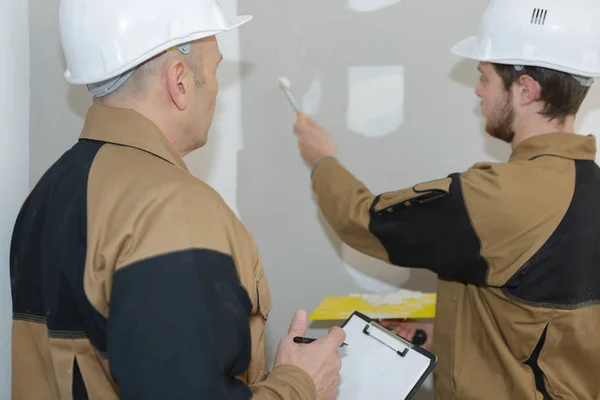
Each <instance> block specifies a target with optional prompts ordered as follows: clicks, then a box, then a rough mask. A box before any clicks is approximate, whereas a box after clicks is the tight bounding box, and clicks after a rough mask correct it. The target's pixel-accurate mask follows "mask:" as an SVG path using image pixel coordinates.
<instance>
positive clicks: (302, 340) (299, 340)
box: [294, 336, 348, 347]
mask: <svg viewBox="0 0 600 400" xmlns="http://www.w3.org/2000/svg"><path fill="white" fill-rule="evenodd" d="M315 340H317V339H312V338H306V337H300V336H296V337H295V338H294V343H300V344H309V343H312V342H314V341H315ZM344 346H348V343H342V344H341V346H340V347H344Z"/></svg>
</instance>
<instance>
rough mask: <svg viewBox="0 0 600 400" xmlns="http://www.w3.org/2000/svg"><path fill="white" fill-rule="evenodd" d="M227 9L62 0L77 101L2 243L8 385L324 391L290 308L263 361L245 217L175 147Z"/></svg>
mask: <svg viewBox="0 0 600 400" xmlns="http://www.w3.org/2000/svg"><path fill="white" fill-rule="evenodd" d="M249 19H250V17H249V16H241V17H233V18H228V17H226V16H224V15H223V13H222V11H221V9H220V8H219V6H218V4H217V2H216V1H215V0H171V1H163V0H62V1H61V4H60V33H61V39H62V46H63V50H64V53H65V56H66V61H67V70H66V72H65V78H66V80H67V81H68V82H70V83H73V84H85V85H88V87H89V89H90V91H91V93H92V95H93V96H94V105H93V106H92V107H91V108H90V110H89V112H88V115H87V117H86V120H85V125H84V127H83V131H82V133H81V136H80V138H79V141H78V142H77V143H76V144H75V145H74V146H73V147H72V148H71V149H70V150H68V151H67V152H66V153H65V154H64V155H63V156H62V157H61V158H60V159H59V160H58V161H57V162H56V163H55V164H54V165H53V166H52V167H51V168H50V169H49V170H48V171H47V172H46V174H44V176H43V177H42V178H41V180H40V181H39V182H38V183H37V185H36V186H35V188H34V189H33V191H32V193H31V194H30V196H29V197H28V198H27V200H26V202H25V204H24V205H23V207H22V209H21V212H20V214H19V216H18V220H17V222H16V225H15V228H14V233H13V240H12V244H11V260H10V263H11V283H12V296H13V315H14V316H13V333H12V338H13V359H12V366H13V374H12V377H13V378H12V398H13V399H24V400H25V399H26V400H34V399H40V400H41V399H44V400H59V399H75V400H83V399H102V400H112V399H136V400H137V399H144V400H148V399H161V400H162V399H173V400H175V399H186V400H187V399H249V398H254V399H256V400H259V399H265V400H266V399H278V400H285V399H290V400H292V399H306V400H314V399H319V400H321V399H322V400H330V399H332V398H333V397H334V396H335V393H336V390H337V385H338V383H339V370H340V368H341V361H340V357H339V355H338V354H337V348H338V347H339V346H340V344H342V342H343V340H344V339H345V334H344V331H343V330H342V329H340V328H336V329H333V330H332V331H330V332H329V334H328V335H327V336H326V337H324V338H322V339H319V340H317V341H316V342H314V343H312V344H310V345H308V346H303V347H301V346H300V345H298V344H295V343H294V340H293V339H294V337H295V336H303V335H304V334H305V332H306V328H307V317H306V313H305V312H303V311H298V312H297V313H296V315H295V316H294V318H293V319H292V323H291V326H290V330H289V335H288V336H287V337H285V338H284V339H283V340H282V341H281V342H280V345H279V348H278V352H277V354H276V358H275V362H274V368H273V370H272V371H271V372H270V373H269V372H268V371H267V363H266V360H265V354H264V327H265V324H266V321H267V318H268V315H269V311H270V309H271V299H270V294H269V286H268V283H267V279H266V277H265V273H264V270H263V267H262V264H261V260H260V256H259V253H258V251H257V249H256V246H255V244H254V242H253V239H252V237H251V235H250V234H249V232H248V231H247V230H246V228H245V227H244V226H243V225H242V224H241V222H240V221H239V220H238V219H237V218H236V216H235V215H234V214H233V212H232V211H231V210H230V209H229V208H228V207H227V205H226V204H225V202H224V201H223V200H222V199H221V198H220V197H219V195H218V194H217V193H216V192H215V191H214V190H212V189H211V188H210V187H209V186H207V185H206V184H204V183H203V182H201V181H199V180H198V179H196V178H195V177H194V176H192V175H191V174H190V173H189V172H188V170H187V168H186V165H185V163H184V162H183V159H182V157H183V156H184V155H186V154H188V153H189V152H191V151H193V150H195V149H197V148H199V147H201V146H203V145H204V144H205V143H206V140H207V134H208V129H209V127H210V125H211V121H212V117H213V112H214V107H215V100H216V95H217V90H218V88H217V86H218V85H217V80H216V70H217V66H218V64H219V62H220V60H221V53H220V52H219V48H218V44H217V41H216V38H215V35H216V34H218V33H220V32H224V31H227V30H230V29H232V28H235V27H237V26H239V25H241V24H243V23H244V22H246V21H248V20H249Z"/></svg>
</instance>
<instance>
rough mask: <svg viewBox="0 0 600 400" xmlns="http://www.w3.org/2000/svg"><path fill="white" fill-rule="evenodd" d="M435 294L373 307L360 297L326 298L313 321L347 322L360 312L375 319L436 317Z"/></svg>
mask: <svg viewBox="0 0 600 400" xmlns="http://www.w3.org/2000/svg"><path fill="white" fill-rule="evenodd" d="M435 301H436V294H435V293H427V294H424V295H422V296H420V297H415V298H407V299H404V300H403V301H402V303H399V304H385V305H373V304H370V303H368V302H367V301H365V300H364V299H363V298H362V297H361V296H360V295H351V296H333V297H326V298H325V299H324V300H323V301H322V302H321V304H319V306H318V307H317V308H316V309H315V310H314V311H313V312H312V314H311V315H310V319H311V320H313V321H323V320H327V321H331V320H345V319H348V318H349V317H350V315H352V313H353V312H354V311H358V312H361V313H363V314H364V315H366V316H367V317H370V318H373V319H388V318H413V319H417V318H420V319H427V318H433V317H435Z"/></svg>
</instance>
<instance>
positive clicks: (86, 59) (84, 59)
mask: <svg viewBox="0 0 600 400" xmlns="http://www.w3.org/2000/svg"><path fill="white" fill-rule="evenodd" d="M251 18H252V16H251V15H244V16H225V15H224V14H223V11H222V10H221V8H220V7H219V4H218V2H217V0H168V1H167V0H61V1H60V9H59V22H60V36H61V41H62V48H63V51H64V54H65V58H66V62H67V69H66V71H65V73H64V76H65V79H66V80H67V82H69V83H73V84H92V83H98V82H105V81H107V80H110V79H114V80H115V81H116V80H118V78H119V76H121V74H124V73H126V72H128V71H130V70H131V69H133V68H135V67H137V66H139V65H140V64H142V63H143V62H145V61H147V60H148V59H150V58H152V57H153V56H155V55H157V54H159V53H161V52H163V51H165V50H168V49H169V48H172V47H177V46H180V45H185V44H186V43H189V42H191V41H193V40H198V39H202V38H204V37H208V36H213V35H215V34H218V33H220V32H224V31H228V30H230V29H233V28H236V27H238V26H240V25H242V24H243V23H245V22H247V21H249V20H250V19H251ZM180 50H181V48H180Z"/></svg>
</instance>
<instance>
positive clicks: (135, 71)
mask: <svg viewBox="0 0 600 400" xmlns="http://www.w3.org/2000/svg"><path fill="white" fill-rule="evenodd" d="M176 48H177V50H179V52H181V54H183V55H184V57H185V56H187V55H188V54H189V53H190V50H191V45H190V43H184V44H181V45H179V46H177V47H176ZM168 53H169V52H168V51H165V52H163V53H161V54H159V55H157V56H154V57H153V58H151V59H150V60H148V61H146V62H144V63H143V64H141V65H138V66H137V67H135V68H132V69H130V70H129V71H127V72H124V73H122V74H120V75H118V76H116V77H114V78H111V79H107V80H105V81H103V82H98V83H92V84H88V85H87V87H88V89H89V91H90V92H91V94H92V96H93V97H96V98H100V97H105V96H107V95H109V94H111V93H114V92H115V91H116V90H117V89H119V88H120V87H129V88H130V89H132V90H133V91H134V92H135V93H136V94H137V93H139V92H140V91H142V89H143V86H144V82H145V81H146V78H147V77H149V76H152V75H153V74H154V73H155V70H156V68H157V67H158V66H162V65H164V62H165V61H166V60H168V58H167V56H166V54H168ZM196 64H197V63H189V65H188V66H189V67H190V69H192V72H193V73H194V77H195V80H196V85H198V86H201V85H203V84H204V76H203V75H202V70H201V68H200V66H199V65H196Z"/></svg>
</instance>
